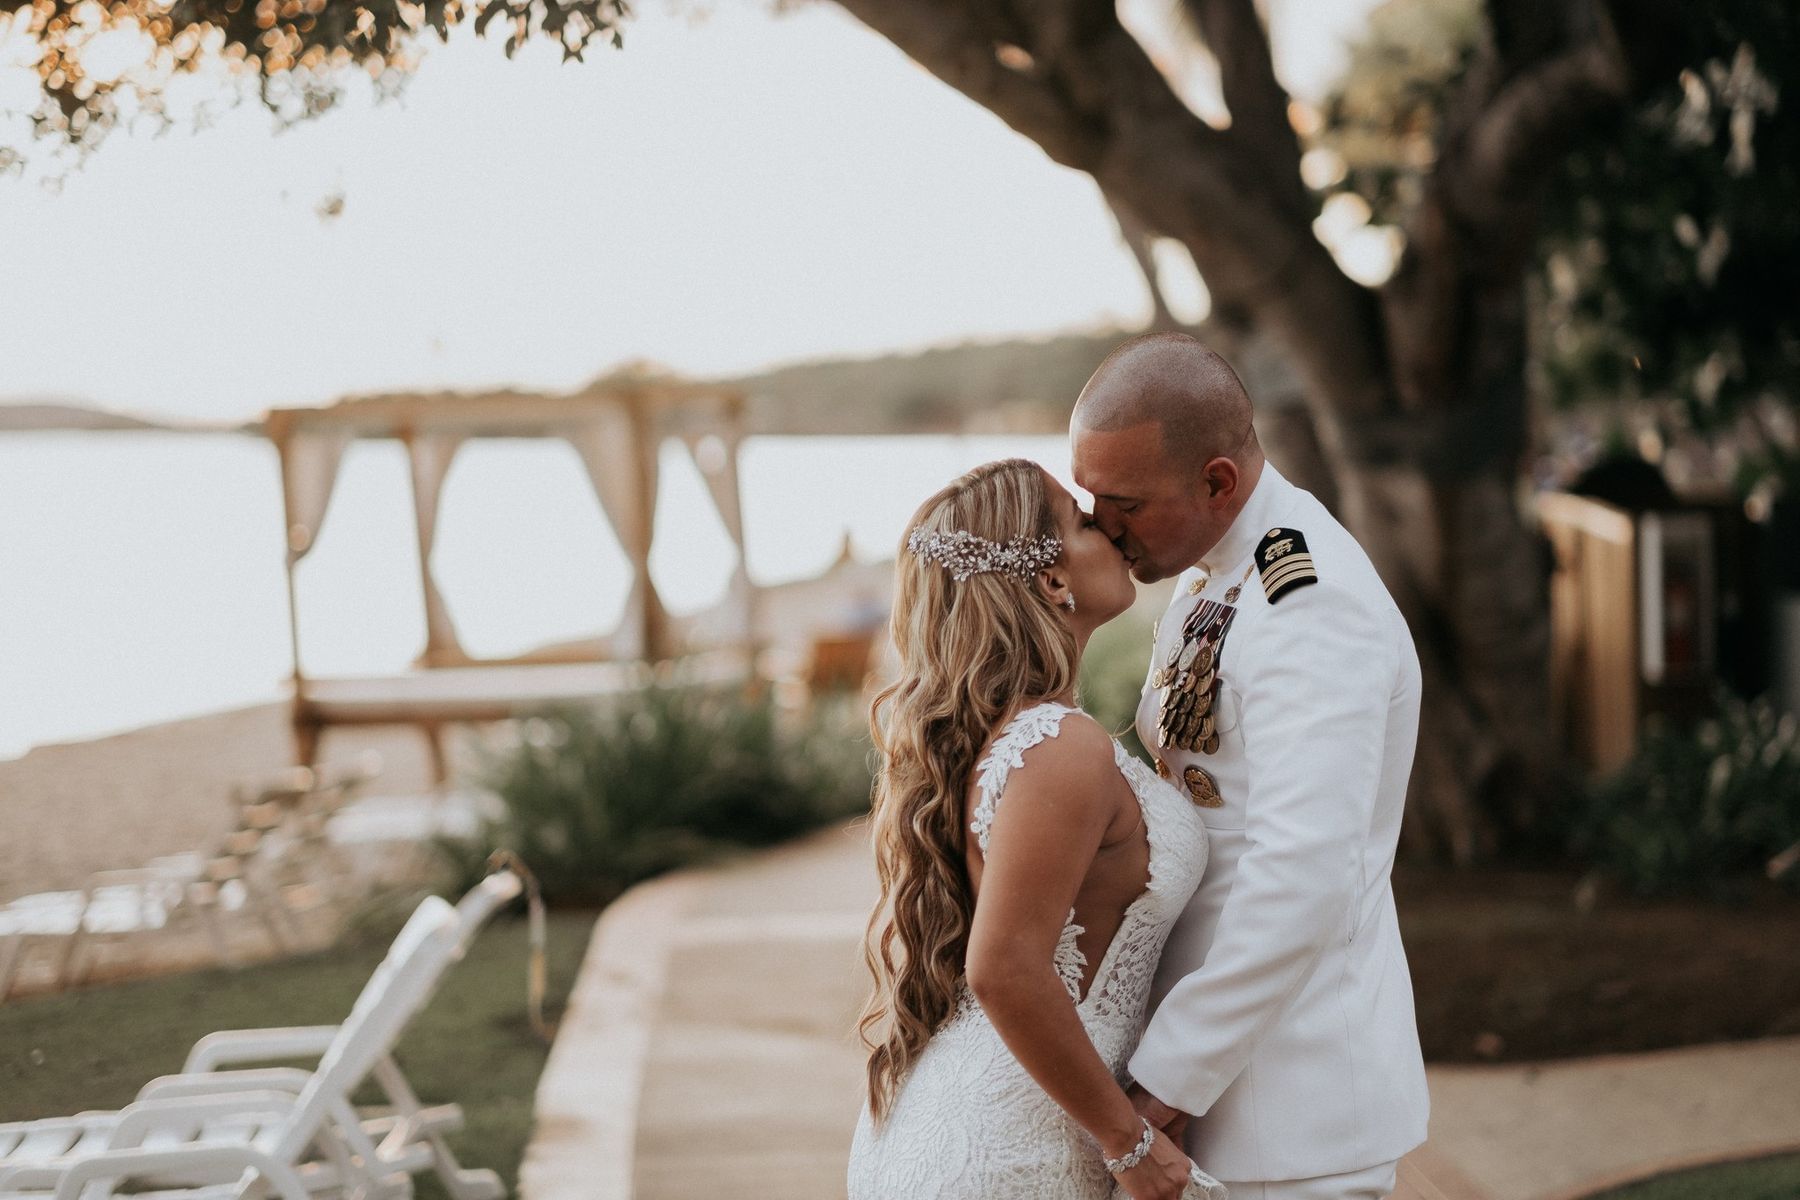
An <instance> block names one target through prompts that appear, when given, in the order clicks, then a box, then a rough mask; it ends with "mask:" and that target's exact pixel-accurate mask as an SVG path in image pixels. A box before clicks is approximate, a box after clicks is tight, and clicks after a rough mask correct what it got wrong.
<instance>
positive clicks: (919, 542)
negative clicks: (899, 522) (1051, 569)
mask: <svg viewBox="0 0 1800 1200" xmlns="http://www.w3.org/2000/svg"><path fill="white" fill-rule="evenodd" d="M1062 545H1063V544H1062V539H1061V538H1059V537H1055V536H1045V537H1016V538H1013V539H1011V540H1010V541H1007V542H1004V543H1002V542H992V541H989V540H988V539H987V538H984V537H981V536H980V535H978V534H973V533H970V532H969V531H968V530H966V529H956V530H952V531H951V532H949V533H939V532H937V531H936V530H930V529H925V528H922V527H921V528H919V529H915V530H913V531H912V532H911V533H909V534H907V535H906V548H907V549H908V550H910V551H912V552H913V553H914V554H915V555H917V556H918V557H920V558H922V559H924V560H925V561H926V562H934V563H937V564H938V565H939V566H941V567H943V568H944V569H945V570H947V571H949V572H950V578H952V579H954V580H956V582H958V583H961V582H962V581H963V580H965V579H967V578H968V577H969V576H971V575H980V574H982V573H983V572H986V571H1004V572H1006V573H1007V574H1008V575H1016V576H1018V577H1019V578H1020V579H1024V580H1027V581H1029V580H1030V579H1031V578H1032V577H1033V576H1035V575H1036V574H1037V573H1038V572H1039V571H1041V570H1043V569H1044V568H1045V567H1047V566H1049V565H1050V564H1051V563H1053V562H1055V561H1056V559H1057V557H1058V556H1059V555H1060V554H1062Z"/></svg>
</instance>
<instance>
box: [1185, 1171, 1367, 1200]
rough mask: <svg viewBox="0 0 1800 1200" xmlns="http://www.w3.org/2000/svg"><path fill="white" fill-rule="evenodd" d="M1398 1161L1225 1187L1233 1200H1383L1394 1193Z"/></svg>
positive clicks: (1226, 1182) (1229, 1182) (1228, 1181)
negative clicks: (1306, 1177) (1353, 1169)
mask: <svg viewBox="0 0 1800 1200" xmlns="http://www.w3.org/2000/svg"><path fill="white" fill-rule="evenodd" d="M1399 1167H1400V1164H1399V1163H1398V1162H1389V1163H1382V1164H1380V1165H1379V1166H1374V1167H1364V1168H1363V1169H1362V1170H1360V1171H1347V1172H1345V1173H1344V1174H1342V1175H1318V1176H1314V1177H1313V1178H1311V1179H1276V1180H1270V1181H1267V1182H1260V1183H1258V1182H1252V1183H1233V1182H1232V1181H1231V1180H1229V1179H1221V1180H1220V1181H1219V1182H1220V1183H1223V1184H1224V1185H1225V1190H1226V1191H1227V1192H1228V1193H1230V1195H1231V1200H1383V1198H1384V1197H1385V1196H1387V1195H1388V1193H1390V1192H1392V1191H1393V1190H1394V1177H1395V1174H1396V1172H1397V1171H1398V1170H1399Z"/></svg>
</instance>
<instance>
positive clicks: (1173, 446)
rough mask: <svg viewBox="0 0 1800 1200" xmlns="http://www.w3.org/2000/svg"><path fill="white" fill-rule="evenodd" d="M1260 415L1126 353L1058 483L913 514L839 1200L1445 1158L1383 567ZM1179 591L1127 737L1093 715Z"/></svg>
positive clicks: (1159, 357)
mask: <svg viewBox="0 0 1800 1200" xmlns="http://www.w3.org/2000/svg"><path fill="white" fill-rule="evenodd" d="M1252 416H1253V414H1252V409H1251V404H1250V400H1249V397H1248V396H1247V395H1246V394H1245V392H1244V388H1243V385H1242V384H1241V383H1240V382H1239V380H1238V378H1237V376H1236V375H1235V374H1234V373H1233V372H1232V370H1231V368H1230V366H1229V365H1227V364H1226V362H1225V361H1224V360H1223V359H1222V358H1220V357H1219V356H1218V355H1217V354H1214V353H1213V352H1212V351H1210V350H1209V349H1207V348H1206V347H1205V346H1204V345H1202V344H1201V343H1199V342H1198V341H1195V340H1194V339H1192V338H1189V337H1187V336H1185V335H1181V334H1154V335H1149V336H1146V337H1143V338H1138V339H1135V340H1133V341H1130V342H1127V343H1126V344H1125V345H1123V346H1121V347H1119V348H1118V349H1117V350H1115V351H1114V352H1113V354H1112V355H1111V356H1110V357H1108V358H1107V360H1106V361H1105V362H1104V363H1102V364H1101V366H1100V367H1099V369H1098V370H1097V371H1096V372H1095V374H1094V376H1093V378H1092V379H1090V380H1089V382H1088V384H1087V386H1086V387H1085V388H1084V389H1083V390H1082V393H1081V396H1080V398H1079V399H1078V400H1077V402H1076V406H1075V412H1074V416H1073V418H1072V420H1071V431H1072V432H1071V437H1072V454H1073V464H1074V478H1075V481H1076V483H1077V484H1079V485H1080V487H1081V488H1082V489H1083V490H1085V491H1086V492H1088V493H1089V494H1090V495H1091V496H1092V497H1093V511H1092V512H1084V511H1083V510H1082V509H1081V507H1080V505H1079V504H1078V503H1077V501H1076V500H1075V498H1074V497H1073V496H1072V495H1071V494H1070V493H1069V492H1068V491H1067V490H1065V489H1064V488H1063V487H1062V486H1061V485H1060V484H1058V483H1057V482H1056V480H1055V479H1054V478H1052V477H1051V476H1050V475H1049V474H1047V473H1046V472H1045V471H1044V470H1043V469H1042V468H1040V467H1038V466H1036V465H1035V464H1033V463H1030V462H1026V461H1024V460H1019V459H1009V460H1004V461H1001V462H995V463H989V464H987V465H985V466H982V467H978V468H976V469H975V470H973V471H971V472H969V473H968V474H966V475H964V476H963V477H962V478H960V479H958V480H956V481H955V482H953V483H951V484H950V485H949V486H948V487H946V488H944V489H943V490H941V491H939V492H938V493H937V494H936V495H934V496H932V497H931V498H930V499H928V500H927V501H925V503H924V504H923V505H922V506H920V508H919V510H918V512H917V513H916V514H915V516H914V519H913V523H912V525H911V527H910V529H909V531H908V535H907V537H906V540H905V544H904V545H903V546H902V548H901V551H900V553H899V556H898V560H897V564H896V576H897V578H896V590H895V600H894V611H893V618H892V633H893V638H894V642H895V647H896V650H897V652H898V657H899V662H900V669H899V675H898V678H897V679H896V680H895V682H893V683H892V684H891V685H890V686H888V687H887V688H885V689H884V690H883V691H882V692H881V693H880V695H879V696H878V697H877V699H876V702H875V707H874V713H873V717H872V725H873V728H874V735H875V739H876V744H877V747H878V749H879V751H880V758H881V762H880V769H879V774H878V777H877V783H876V792H875V805H874V814H873V818H872V828H873V837H874V844H875V857H876V865H877V870H878V874H879V878H880V885H881V900H880V903H879V904H878V906H877V908H876V911H875V914H874V916H873V918H872V919H871V922H870V928H869V934H868V939H867V945H866V952H867V957H868V961H869V966H870V969H871V970H872V971H873V973H874V976H875V991H874V995H873V997H872V999H871V1001H870V1004H869V1007H868V1010H867V1012H866V1013H865V1015H864V1019H863V1022H862V1030H863V1036H864V1040H865V1041H866V1042H867V1043H868V1046H869V1050H870V1053H869V1059H868V1069H867V1080H866V1103H865V1105H864V1110H863V1113H862V1116H861V1119H860V1120H859V1122H858V1125H857V1131H856V1138H855V1142H854V1146H853V1149H852V1151H851V1158H850V1167H849V1195H850V1198H851V1200H927V1198H938V1200H952V1198H955V1200H964V1198H966V1200H977V1198H979V1200H1028V1198H1029V1200H1109V1198H1111V1197H1115V1196H1130V1197H1132V1200H1175V1198H1177V1197H1200V1196H1206V1197H1210V1198H1211V1200H1219V1198H1220V1197H1222V1196H1224V1195H1226V1194H1229V1196H1230V1197H1231V1200H1314V1198H1317V1200H1328V1198H1329V1200H1349V1198H1355V1200H1376V1198H1378V1197H1382V1196H1386V1195H1387V1194H1388V1193H1389V1192H1391V1191H1392V1190H1393V1187H1394V1182H1395V1171H1396V1164H1397V1161H1398V1160H1399V1158H1400V1157H1401V1155H1403V1154H1405V1153H1406V1152H1407V1151H1408V1150H1411V1149H1412V1148H1413V1147H1415V1146H1417V1145H1418V1144H1420V1143H1421V1142H1422V1141H1423V1140H1424V1136H1425V1124H1426V1113H1427V1107H1428V1102H1427V1097H1426V1090H1425V1075H1424V1068H1423V1065H1422V1062H1421V1058H1420V1051H1419V1040H1418V1031H1417V1025H1416V1022H1415V1019H1414V1015H1413V997H1412V983H1411V978H1410V976H1409V974H1408V970H1407V964H1406V956H1405V953H1404V950H1403V949H1402V947H1401V944H1400V932H1399V926H1398V924H1397V922H1396V919H1395V913H1394V897H1393V892H1392V889H1391V887H1390V885H1389V875H1390V872H1391V868H1392V866H1393V860H1394V850H1395V845H1396V842H1397V840H1398V837H1399V829H1400V818H1401V811H1402V807H1403V804H1404V801H1405V795H1406V785H1407V778H1408V775H1409V774H1410V772H1411V769H1412V759H1413V749H1414V744H1415V740H1416V737H1417V730H1418V715H1419V693H1420V676H1419V665H1418V658H1417V655H1416V654H1415V652H1414V648H1413V643H1412V639H1411V636H1410V634H1409V632H1408V630H1407V626H1406V623H1405V621H1404V619H1403V618H1402V616H1401V614H1400V612H1399V610H1398V608H1397V607H1396V606H1395V604H1394V602H1393V600H1392V599H1391V598H1390V596H1389V594H1388V592H1387V590H1386V588H1385V587H1384V586H1383V585H1382V582H1381V580H1380V578H1379V577H1378V576H1377V574H1376V572H1375V569H1374V567H1373V566H1372V565H1371V564H1370V562H1369V559H1368V557H1367V555H1365V554H1364V553H1363V551H1362V549H1361V548H1360V547H1359V546H1358V545H1357V543H1356V541H1355V540H1354V539H1353V538H1352V537H1351V536H1350V534H1349V533H1347V532H1346V531H1345V530H1344V528H1343V526H1341V525H1340V524H1339V523H1338V522H1337V521H1336V520H1335V519H1334V518H1333V517H1332V516H1331V515H1330V513H1329V512H1327V511H1326V509H1325V508H1324V506H1323V505H1321V504H1320V503H1319V502H1318V501H1317V500H1316V499H1314V497H1313V496H1312V495H1311V494H1310V493H1308V492H1306V491H1304V490H1302V489H1300V488H1298V487H1296V486H1294V485H1293V484H1291V483H1289V482H1288V481H1287V480H1286V479H1284V478H1283V477H1282V476H1281V474H1280V473H1279V472H1277V471H1276V470H1275V468H1274V467H1273V466H1272V465H1270V464H1269V463H1268V462H1266V461H1265V459H1264V457H1263V454H1262V450H1261V447H1260V445H1259V444H1258V440H1257V437H1256V433H1255V429H1254V426H1253V424H1252ZM1133 577H1135V578H1136V579H1137V580H1139V581H1141V582H1145V583H1150V582H1154V581H1157V580H1162V579H1168V578H1170V577H1174V578H1175V587H1174V595H1173V598H1172V599H1171V601H1170V603H1169V607H1168V609H1167V611H1166V612H1165V613H1164V614H1163V617H1162V619H1161V620H1160V621H1159V622H1158V625H1157V629H1156V632H1155V634H1154V635H1153V639H1152V640H1153V646H1152V649H1151V660H1150V663H1149V668H1148V671H1147V676H1148V677H1147V680H1146V684H1145V688H1144V693H1143V698H1142V700H1141V702H1140V704H1139V707H1138V710H1137V722H1136V723H1137V730H1138V733H1139V736H1140V738H1141V739H1142V741H1143V744H1144V745H1145V746H1146V747H1147V748H1148V749H1149V750H1150V751H1151V753H1152V754H1153V755H1154V756H1155V761H1156V765H1155V769H1154V770H1152V769H1151V768H1150V767H1148V766H1146V765H1144V763H1143V762H1142V761H1141V760H1139V759H1137V758H1135V757H1134V756H1132V755H1130V754H1128V753H1127V752H1126V751H1125V750H1124V749H1123V748H1122V747H1121V746H1120V745H1119V744H1118V742H1117V741H1116V740H1114V739H1113V737H1111V736H1110V734H1109V732H1108V731H1107V730H1105V729H1104V728H1102V727H1101V726H1100V725H1099V724H1098V723H1097V722H1095V721H1094V719H1093V718H1091V717H1089V716H1088V715H1086V714H1085V713H1083V712H1082V711H1081V709H1080V708H1079V707H1078V704H1077V699H1076V678H1077V674H1078V671H1079V667H1080V663H1081V656H1082V652H1083V650H1084V649H1085V647H1086V645H1087V642H1088V639H1089V637H1090V635H1091V634H1092V633H1093V632H1094V631H1095V630H1096V629H1097V628H1098V627H1099V626H1101V625H1103V624H1105V623H1106V622H1107V621H1109V620H1111V619H1112V618H1114V617H1116V616H1118V615H1119V614H1120V613H1122V612H1124V611H1125V610H1126V609H1127V608H1128V607H1129V606H1130V605H1131V603H1132V599H1133V596H1134V588H1133V585H1132V578H1133Z"/></svg>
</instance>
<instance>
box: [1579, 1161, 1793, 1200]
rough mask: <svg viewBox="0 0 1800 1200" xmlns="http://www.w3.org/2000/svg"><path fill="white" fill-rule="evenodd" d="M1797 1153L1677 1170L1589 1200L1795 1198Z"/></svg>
mask: <svg viewBox="0 0 1800 1200" xmlns="http://www.w3.org/2000/svg"><path fill="white" fill-rule="evenodd" d="M1797 1198H1800V1154H1783V1155H1778V1156H1776V1157H1774V1158H1758V1159H1752V1160H1751V1161H1749V1162H1739V1163H1727V1164H1725V1165H1724V1166H1720V1167H1701V1168H1699V1169H1698V1170H1694V1171H1678V1172H1676V1173H1675V1174H1673V1175H1662V1176H1659V1177H1657V1178H1655V1179H1649V1180H1645V1181H1644V1182H1643V1183H1634V1184H1631V1185H1630V1186H1629V1187H1622V1188H1619V1189H1618V1190H1616V1191H1611V1192H1602V1193H1600V1195H1599V1196H1596V1197H1593V1200H1797Z"/></svg>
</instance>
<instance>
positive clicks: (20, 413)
mask: <svg viewBox="0 0 1800 1200" xmlns="http://www.w3.org/2000/svg"><path fill="white" fill-rule="evenodd" d="M260 424H261V423H260V422H231V421H181V422H176V421H152V420H149V419H147V418H144V417H133V416H127V415H126V414H125V413H116V412H109V411H107V410H106V409H103V408H90V407H88V406H87V405H84V404H5V403H0V434H5V433H235V434H255V433H257V432H258V431H259V429H260Z"/></svg>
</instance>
